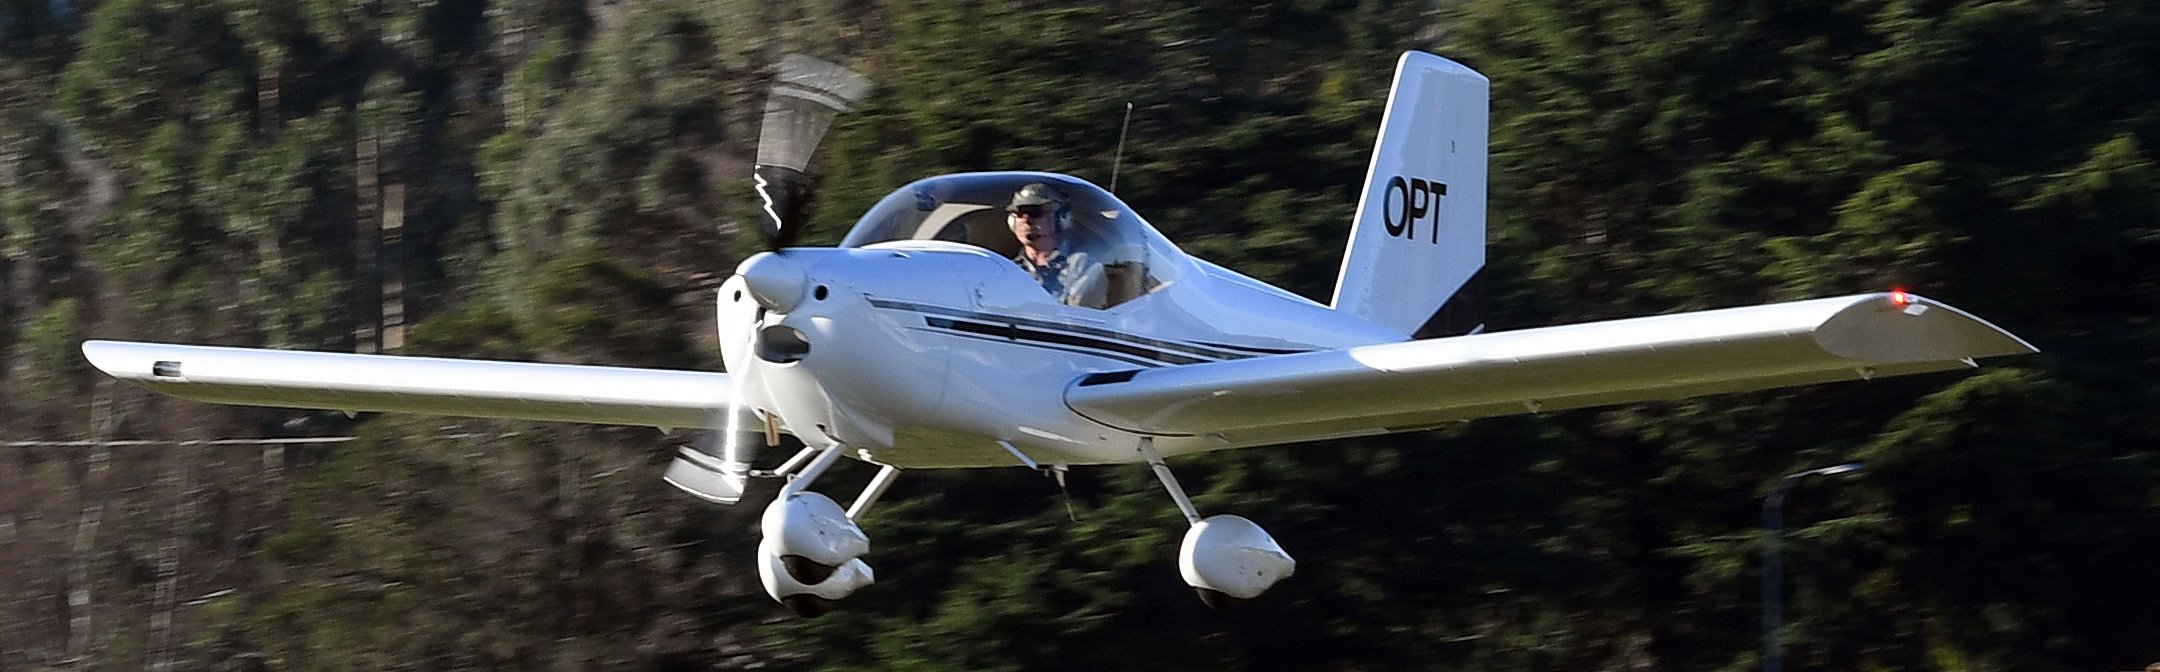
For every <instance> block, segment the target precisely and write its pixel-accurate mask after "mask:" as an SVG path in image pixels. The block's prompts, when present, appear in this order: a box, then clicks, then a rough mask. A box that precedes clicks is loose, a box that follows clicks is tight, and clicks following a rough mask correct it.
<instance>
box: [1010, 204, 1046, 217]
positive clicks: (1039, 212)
mask: <svg viewBox="0 0 2160 672" xmlns="http://www.w3.org/2000/svg"><path fill="white" fill-rule="evenodd" d="M1005 211H1006V212H1010V213H1012V214H1015V215H1027V216H1029V217H1041V216H1043V215H1046V214H1049V213H1050V206H1047V205H1016V206H1013V207H1010V208H1006V209H1005Z"/></svg>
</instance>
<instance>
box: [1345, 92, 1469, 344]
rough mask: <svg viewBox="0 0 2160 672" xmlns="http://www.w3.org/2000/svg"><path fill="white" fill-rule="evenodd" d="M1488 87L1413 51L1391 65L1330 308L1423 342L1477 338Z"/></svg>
mask: <svg viewBox="0 0 2160 672" xmlns="http://www.w3.org/2000/svg"><path fill="white" fill-rule="evenodd" d="M1489 89H1490V85H1489V84H1488V83H1487V81H1486V79H1485V76H1484V75H1481V74H1478V72H1477V71H1476V70H1472V69H1470V68H1469V67H1467V66H1464V65H1462V64H1460V63H1456V62H1454V61H1451V60H1448V59H1445V58H1441V57H1439V56H1434V55H1432V54H1428V53H1424V52H1418V51H1411V52H1405V53H1404V54H1403V55H1402V59H1401V60H1399V61H1398V62H1397V63H1396V68H1395V84H1394V86H1393V87H1392V88H1390V89H1389V90H1388V104H1387V111H1386V112H1385V113H1384V115H1383V116H1382V117H1381V121H1380V135H1379V139H1378V141H1377V142H1376V143H1375V144H1374V146H1373V157H1372V164H1371V166H1370V167H1369V168H1368V169H1367V170H1366V173H1365V188H1364V189H1363V191H1362V194H1363V196H1362V197H1361V198H1360V199H1359V201H1358V207H1357V215H1356V217H1355V218H1354V220H1353V222H1352V224H1351V229H1350V243H1349V246H1348V249H1347V250H1346V251H1345V252H1344V254H1343V266H1342V271H1341V274H1340V275H1339V276H1338V277H1337V280H1336V283H1335V299H1334V308H1335V309H1336V310H1338V311H1343V312H1346V313H1349V314H1351V315H1355V316H1357V317H1360V318H1363V319H1365V320H1367V321H1370V322H1373V323H1375V324H1378V325H1381V326H1383V327H1386V328H1388V329H1392V330H1394V331H1396V332H1399V333H1401V334H1403V335H1404V336H1406V337H1415V338H1430V337H1435V336H1452V335H1458V334H1464V333H1473V332H1476V331H1478V330H1481V329H1483V327H1484V324H1483V322H1482V315H1478V314H1476V313H1477V311H1476V305H1475V299H1476V293H1477V292H1476V289H1477V287H1476V285H1477V284H1478V283H1477V279H1478V277H1479V274H1480V271H1481V270H1483V269H1484V267H1485V170H1486V168H1485V154H1486V146H1485V138H1486V114H1487V104H1488V102H1487V101H1488V99H1489V96H1490V93H1489Z"/></svg>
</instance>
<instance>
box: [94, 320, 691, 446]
mask: <svg viewBox="0 0 2160 672" xmlns="http://www.w3.org/2000/svg"><path fill="white" fill-rule="evenodd" d="M82 350H83V356H85V357H87V358H89V360H90V364H91V365H93V366H96V367H97V368H98V370H100V371H104V372H105V373H106V374H107V375H110V376H112V377H114V378H118V379H121V380H124V381H127V382H130V383H134V384H137V385H141V386H143V387H147V388H150V389H152V390H156V391H158V392H163V393H165V394H170V395H172V396H175V397H180V398H183V399H193V400H196V401H207V402H213V403H220V404H242V405H247V406H282V407H289V408H316V409H328V410H338V411H347V412H354V411H391V412H399V413H419V414H425V415H457V416H469V417H481V418H509V419H519V420H561V421H569V422H590V423H599V424H611V425H645V426H651V427H660V428H663V429H667V428H676V427H709V428H714V429H719V427H714V425H716V424H719V423H720V422H721V421H724V420H725V417H726V416H725V413H724V410H725V409H726V408H727V406H728V397H729V394H730V392H731V390H732V389H733V388H732V387H730V386H729V384H728V376H727V374H725V373H709V372H703V371H673V370H667V369H633V368H619V367H609V366H578V365H571V364H535V363H527V362H496V361H486V360H476V359H442V358H435V357H400V356H395V355H355V354H345V353H331V352H295V351H289V350H263V349H255V348H225V347H212V346H202V345H168V344H163V343H130V342H122V341H86V342H84V343H83V346H82Z"/></svg>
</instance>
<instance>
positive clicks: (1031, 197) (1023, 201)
mask: <svg viewBox="0 0 2160 672" xmlns="http://www.w3.org/2000/svg"><path fill="white" fill-rule="evenodd" d="M1064 202H1065V195H1064V194H1060V193H1058V190H1057V189H1056V188H1054V187H1051V186H1050V185H1047V184H1043V183H1041V182H1029V183H1028V184H1027V186H1024V187H1021V188H1020V190H1019V191H1015V192H1013V197H1012V203H1009V204H1006V206H1005V211H1006V212H1012V211H1013V210H1014V209H1017V208H1020V207H1023V206H1029V205H1046V204H1051V203H1064Z"/></svg>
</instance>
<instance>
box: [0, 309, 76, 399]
mask: <svg viewBox="0 0 2160 672" xmlns="http://www.w3.org/2000/svg"><path fill="white" fill-rule="evenodd" d="M77 312H78V308H77V307H76V305H75V301H73V300H71V299H62V300H60V301H56V302H54V303H53V304H52V305H50V306H47V307H46V308H45V311H44V312H43V313H40V314H38V316H37V317H35V318H33V319H31V320H30V325H29V327H28V328H26V329H24V330H23V334H22V344H21V346H20V350H21V352H22V356H23V359H24V363H25V365H24V366H23V367H22V368H20V369H18V370H17V371H16V375H15V376H13V377H12V379H11V385H12V386H19V387H17V389H19V390H21V391H22V392H24V393H26V394H28V395H30V397H31V399H33V400H34V399H73V398H76V397H77V395H78V393H79V392H80V390H78V389H77V386H79V385H81V384H82V382H83V376H84V374H86V373H89V370H88V369H89V366H88V364H87V363H86V362H84V361H83V360H82V356H81V354H80V347H81V346H80V344H81V343H82V337H83V332H82V327H81V326H80V324H79V323H78V321H77V319H76V313H77Z"/></svg>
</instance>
